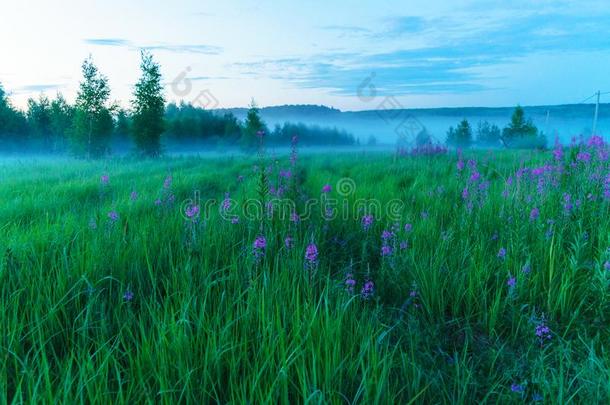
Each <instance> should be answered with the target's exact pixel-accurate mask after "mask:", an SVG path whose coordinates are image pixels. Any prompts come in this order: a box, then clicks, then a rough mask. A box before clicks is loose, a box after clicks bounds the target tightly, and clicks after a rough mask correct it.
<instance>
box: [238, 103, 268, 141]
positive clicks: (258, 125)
mask: <svg viewBox="0 0 610 405" xmlns="http://www.w3.org/2000/svg"><path fill="white" fill-rule="evenodd" d="M264 135H269V130H268V129H267V126H266V125H265V123H264V122H263V120H262V118H261V116H260V112H259V109H258V107H257V106H256V103H255V102H254V100H252V102H251V103H250V109H249V110H248V115H247V116H246V120H245V122H244V126H243V128H242V131H241V140H240V143H241V146H242V147H243V148H244V149H250V150H251V149H254V148H256V147H257V146H258V144H259V142H260V138H261V136H264Z"/></svg>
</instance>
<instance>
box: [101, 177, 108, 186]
mask: <svg viewBox="0 0 610 405" xmlns="http://www.w3.org/2000/svg"><path fill="white" fill-rule="evenodd" d="M108 182H110V176H108V175H107V174H102V176H101V177H100V183H102V184H103V185H104V186H105V185H107V184H108Z"/></svg>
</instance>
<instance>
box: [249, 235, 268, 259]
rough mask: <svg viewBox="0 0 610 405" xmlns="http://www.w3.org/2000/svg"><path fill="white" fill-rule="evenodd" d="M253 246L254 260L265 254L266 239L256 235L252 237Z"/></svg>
mask: <svg viewBox="0 0 610 405" xmlns="http://www.w3.org/2000/svg"><path fill="white" fill-rule="evenodd" d="M252 246H253V247H254V258H255V259H256V260H258V259H260V258H261V257H263V256H264V255H265V249H266V248H267V239H265V237H264V236H262V235H261V236H257V237H256V239H254V243H253V244H252Z"/></svg>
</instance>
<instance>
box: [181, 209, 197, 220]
mask: <svg viewBox="0 0 610 405" xmlns="http://www.w3.org/2000/svg"><path fill="white" fill-rule="evenodd" d="M184 213H185V214H186V216H187V218H188V219H191V220H195V219H197V217H198V216H199V205H189V206H188V207H186V210H185V212H184Z"/></svg>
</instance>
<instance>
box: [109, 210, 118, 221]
mask: <svg viewBox="0 0 610 405" xmlns="http://www.w3.org/2000/svg"><path fill="white" fill-rule="evenodd" d="M108 218H109V219H110V222H113V223H114V222H116V221H118V220H119V213H118V212H116V211H110V212H109V213H108Z"/></svg>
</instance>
